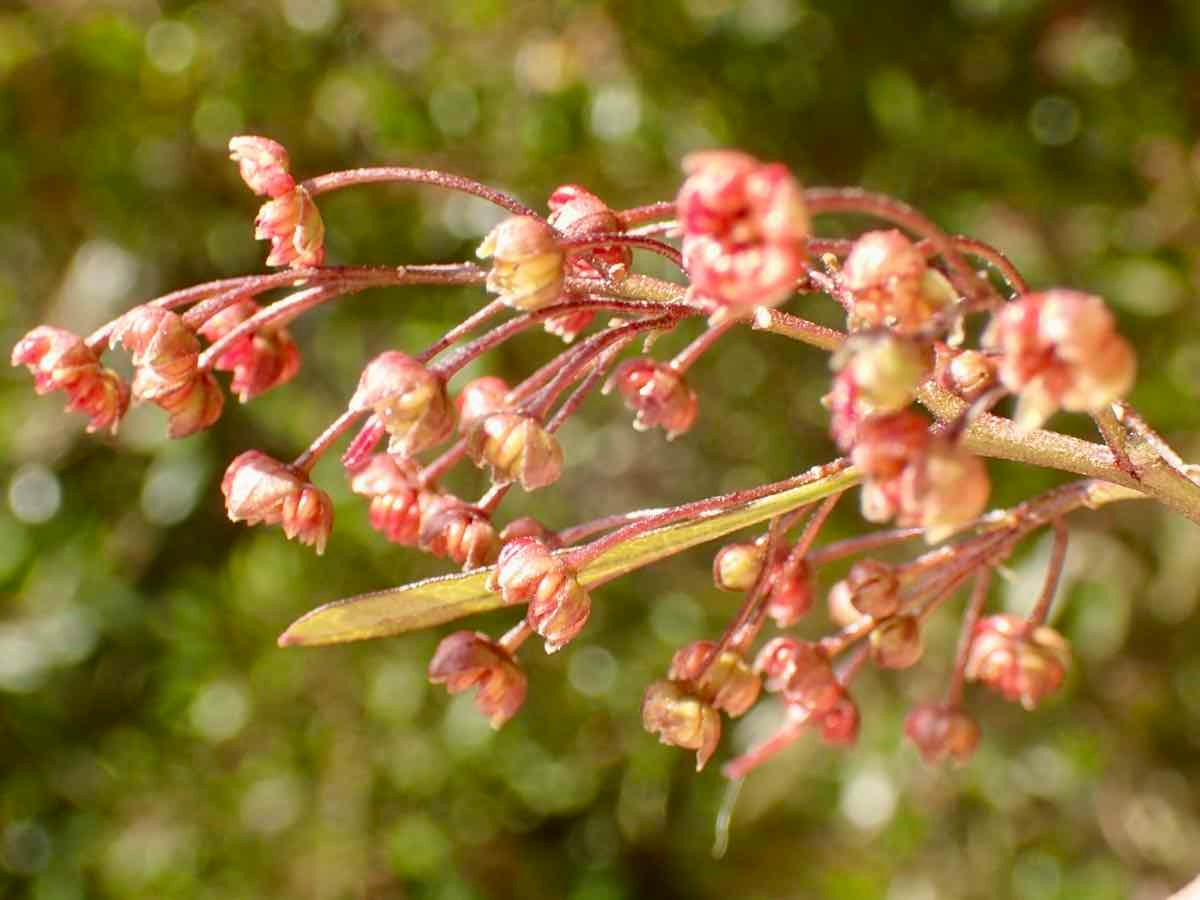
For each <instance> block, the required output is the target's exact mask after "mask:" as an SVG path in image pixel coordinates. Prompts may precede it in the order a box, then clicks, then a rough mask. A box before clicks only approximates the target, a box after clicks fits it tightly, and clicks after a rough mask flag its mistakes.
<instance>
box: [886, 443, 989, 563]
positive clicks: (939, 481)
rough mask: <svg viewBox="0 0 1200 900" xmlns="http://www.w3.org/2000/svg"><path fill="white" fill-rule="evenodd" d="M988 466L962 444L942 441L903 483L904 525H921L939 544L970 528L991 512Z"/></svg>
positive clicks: (908, 472) (927, 536)
mask: <svg viewBox="0 0 1200 900" xmlns="http://www.w3.org/2000/svg"><path fill="white" fill-rule="evenodd" d="M990 492H991V482H990V481H989V480H988V474H987V466H986V465H984V462H983V460H981V459H980V458H979V457H978V456H974V455H973V454H971V453H968V452H967V451H966V450H964V449H962V447H960V446H959V445H958V444H953V443H950V442H949V441H947V440H945V439H942V438H938V439H936V440H934V441H933V442H932V443H931V444H930V447H929V450H928V452H927V453H926V454H925V455H924V456H923V457H922V458H921V459H919V460H917V461H914V462H913V463H912V464H911V465H910V466H909V467H908V468H907V469H906V470H905V472H904V475H903V477H902V479H901V499H900V517H899V521H900V524H902V525H919V526H921V527H922V528H924V529H925V540H926V541H928V542H929V543H931V544H933V543H937V542H938V541H941V540H944V539H945V538H947V537H949V536H950V535H952V534H954V533H955V532H956V531H958V530H960V529H961V528H964V527H965V526H967V525H970V524H971V523H972V522H974V521H975V520H976V519H978V518H979V517H980V516H981V515H982V514H983V512H984V510H985V509H987V501H988V495H989V493H990Z"/></svg>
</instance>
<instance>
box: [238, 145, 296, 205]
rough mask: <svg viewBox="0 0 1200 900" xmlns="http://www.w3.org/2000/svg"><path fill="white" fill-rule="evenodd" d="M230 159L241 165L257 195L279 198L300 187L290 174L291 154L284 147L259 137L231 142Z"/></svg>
mask: <svg viewBox="0 0 1200 900" xmlns="http://www.w3.org/2000/svg"><path fill="white" fill-rule="evenodd" d="M229 158H230V159H232V160H233V161H234V162H236V163H237V164H238V171H239V172H240V173H241V175H242V180H243V181H244V182H246V185H247V186H248V187H249V188H250V190H252V191H254V193H256V194H259V195H261V196H266V197H278V196H280V195H282V194H286V193H288V192H289V191H291V190H292V188H294V187H295V186H296V182H295V181H294V180H293V179H292V176H291V175H290V174H288V167H289V164H288V154H287V150H285V149H284V148H283V146H282V145H281V144H277V143H276V142H275V141H273V140H271V139H270V138H265V137H258V136H257V135H241V136H239V137H233V138H230V139H229Z"/></svg>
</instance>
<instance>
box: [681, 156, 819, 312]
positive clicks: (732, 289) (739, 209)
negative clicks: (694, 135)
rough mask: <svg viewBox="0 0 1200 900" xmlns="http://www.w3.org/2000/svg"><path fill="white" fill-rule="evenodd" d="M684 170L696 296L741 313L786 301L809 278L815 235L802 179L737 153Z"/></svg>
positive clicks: (686, 231)
mask: <svg viewBox="0 0 1200 900" xmlns="http://www.w3.org/2000/svg"><path fill="white" fill-rule="evenodd" d="M683 167H684V171H686V172H687V173H688V177H687V179H686V180H685V181H684V183H683V186H682V187H681V188H680V191H679V196H678V198H677V200H676V206H677V210H678V217H679V222H680V224H681V226H682V227H683V258H684V266H685V268H686V269H687V272H688V276H689V277H690V278H691V280H692V285H693V287H694V288H695V290H696V291H697V292H698V293H700V294H701V295H702V296H704V297H706V298H708V299H710V300H713V301H715V302H716V303H718V304H719V305H721V306H725V307H729V308H731V309H733V310H735V311H737V310H741V309H745V308H748V307H752V306H775V305H777V304H779V303H780V302H782V301H783V300H784V299H786V298H787V296H788V295H789V294H791V293H792V291H793V290H794V288H795V286H796V283H797V281H798V280H799V278H800V276H801V275H802V274H803V272H804V247H805V242H806V241H807V239H808V235H809V231H810V226H809V219H808V213H807V211H806V209H805V207H804V200H803V194H802V192H801V190H800V186H799V185H798V184H797V183H796V181H795V179H794V178H792V176H791V175H790V174H789V173H788V171H787V169H786V168H785V167H784V166H782V165H780V164H778V163H770V164H764V163H761V162H759V161H758V160H756V159H754V158H753V157H752V156H748V155H746V154H744V153H737V152H734V151H729V150H715V151H709V152H704V153H694V154H692V155H690V156H688V157H687V158H686V159H684V162H683Z"/></svg>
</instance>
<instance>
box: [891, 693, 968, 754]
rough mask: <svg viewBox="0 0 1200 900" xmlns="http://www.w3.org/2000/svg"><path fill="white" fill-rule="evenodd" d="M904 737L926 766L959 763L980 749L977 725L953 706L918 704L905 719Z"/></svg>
mask: <svg viewBox="0 0 1200 900" xmlns="http://www.w3.org/2000/svg"><path fill="white" fill-rule="evenodd" d="M904 734H905V736H906V737H907V738H908V739H909V740H910V741H912V742H913V743H914V744H916V746H917V749H918V750H919V751H921V756H922V758H923V759H924V760H925V762H926V763H928V764H929V765H931V766H932V765H937V764H938V763H940V762H942V761H943V760H945V759H952V760H954V761H955V762H956V763H959V764H962V763H965V762H966V761H967V760H969V759H970V758H971V756H972V755H973V754H974V753H975V748H976V747H977V746H979V724H978V723H977V722H976V721H975V720H974V719H973V718H971V716H970V715H968V714H967V713H965V712H963V711H962V710H961V709H959V708H957V707H954V706H947V705H945V704H941V703H920V704H918V705H916V706H914V707H913V708H912V709H911V710H909V713H908V715H907V716H905V717H904Z"/></svg>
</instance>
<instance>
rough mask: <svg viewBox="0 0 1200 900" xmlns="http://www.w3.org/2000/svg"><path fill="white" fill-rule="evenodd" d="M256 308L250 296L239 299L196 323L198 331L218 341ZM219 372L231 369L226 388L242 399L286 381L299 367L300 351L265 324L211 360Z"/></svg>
mask: <svg viewBox="0 0 1200 900" xmlns="http://www.w3.org/2000/svg"><path fill="white" fill-rule="evenodd" d="M258 311H259V306H258V304H257V303H255V302H254V301H253V300H240V301H238V302H237V303H234V304H233V305H231V306H228V307H226V308H225V309H223V310H221V311H220V312H219V313H217V314H216V315H214V316H212V317H211V318H210V319H209V320H208V321H207V322H205V323H204V324H203V325H201V326H200V328H199V331H200V334H201V335H202V336H203V337H204V338H206V339H207V340H209V341H214V342H215V341H218V340H220V339H221V338H222V337H224V336H225V335H227V334H229V333H230V332H231V331H233V329H234V328H236V327H238V326H239V325H241V324H242V323H243V322H245V321H246V320H247V319H250V318H252V317H253V316H254V314H255V313H257V312H258ZM213 368H214V369H216V370H217V371H219V372H232V373H233V380H232V382H231V383H230V389H231V390H232V391H233V393H234V394H236V395H237V397H238V399H239V400H240V401H241V402H242V403H245V402H246V401H248V400H250V399H252V398H254V397H257V396H258V395H259V394H261V393H263V392H265V391H269V390H270V389H271V388H274V387H278V386H279V385H281V384H286V383H287V382H289V381H291V380H292V378H294V377H295V375H296V373H297V372H298V371H300V351H299V350H298V349H297V347H296V344H295V342H294V341H293V340H292V339H291V336H290V335H289V334H288V333H287V331H286V330H285V329H283V328H276V327H272V326H268V327H266V328H262V329H259V330H257V331H252V332H249V333H247V334H244V335H242V336H241V337H240V338H238V339H237V340H235V341H234V343H233V344H232V345H231V346H230V347H229V348H228V349H227V350H225V351H224V352H223V353H222V354H221V355H220V356H218V357H217V358H216V359H215V360H214V361H213Z"/></svg>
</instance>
